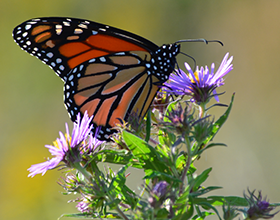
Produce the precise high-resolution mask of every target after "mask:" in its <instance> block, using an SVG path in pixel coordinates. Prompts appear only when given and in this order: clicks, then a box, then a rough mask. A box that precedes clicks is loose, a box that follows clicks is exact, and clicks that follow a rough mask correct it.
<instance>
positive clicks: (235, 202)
mask: <svg viewBox="0 0 280 220" xmlns="http://www.w3.org/2000/svg"><path fill="white" fill-rule="evenodd" d="M208 200H209V201H211V204H212V205H214V206H222V205H224V204H229V205H231V206H248V202H247V200H246V199H245V198H243V197H238V196H209V197H208Z"/></svg>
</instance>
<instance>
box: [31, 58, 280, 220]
mask: <svg viewBox="0 0 280 220" xmlns="http://www.w3.org/2000/svg"><path fill="white" fill-rule="evenodd" d="M232 60H233V58H232V57H229V54H228V53H227V54H226V55H225V56H224V59H223V61H222V63H221V65H220V67H219V68H218V70H217V71H216V72H215V71H214V69H215V66H214V64H212V66H211V68H210V69H209V68H208V67H207V66H205V67H200V68H199V67H197V68H196V71H193V70H192V69H191V68H190V66H189V65H188V64H187V63H185V66H186V69H187V71H188V73H185V72H184V71H182V70H180V69H179V70H176V71H175V73H173V74H171V76H170V78H169V81H168V82H166V83H165V84H164V85H163V86H162V88H161V90H162V92H161V93H159V95H158V96H157V97H156V99H155V101H154V110H153V111H150V112H149V114H147V116H146V117H145V119H144V120H141V119H139V117H138V113H137V112H136V113H131V114H130V115H128V117H127V118H126V121H125V122H124V121H123V123H120V125H119V127H116V128H114V129H116V130H118V131H119V133H118V135H115V136H114V137H112V138H111V142H106V143H104V142H103V141H100V140H98V138H97V137H98V132H99V129H98V128H97V129H96V133H95V134H94V136H93V135H92V134H91V131H92V125H91V121H92V116H91V117H89V116H88V114H87V112H85V113H84V115H83V117H81V115H80V114H78V115H77V120H76V123H74V127H73V131H72V133H71V134H70V132H69V129H68V125H67V124H66V134H63V133H62V132H59V138H57V139H56V141H55V142H54V144H53V145H46V147H47V148H48V149H49V152H50V153H51V155H52V156H53V157H52V158H51V159H48V160H47V161H45V162H43V163H39V164H35V165H32V166H31V167H30V168H29V169H28V170H29V172H30V174H29V175H28V176H30V177H34V176H35V175H37V174H40V173H41V174H42V175H44V174H45V173H46V171H48V170H50V169H54V168H56V167H59V166H63V167H64V168H66V169H67V168H68V170H67V171H68V172H66V174H65V177H62V178H61V180H60V181H59V184H60V185H61V186H62V187H63V188H64V190H65V191H66V194H70V193H73V194H77V195H78V198H77V199H75V200H73V202H76V203H77V205H76V208H77V210H78V211H79V213H78V214H69V215H65V216H68V217H81V218H98V219H125V220H128V219H154V220H157V219H205V218H206V217H207V216H209V215H213V214H216V215H217V216H218V218H219V219H222V218H221V216H220V215H219V213H218V210H217V208H216V206H222V207H223V212H224V215H223V217H224V219H225V220H232V219H234V218H236V217H237V216H238V215H239V214H240V213H243V214H244V216H245V219H246V220H255V219H259V218H264V219H269V218H272V217H274V216H275V214H277V213H278V212H276V213H271V211H272V210H274V208H275V206H276V205H275V204H273V205H272V204H270V203H269V202H268V201H267V200H266V198H264V199H263V198H262V195H261V192H259V195H258V196H255V195H254V191H253V192H250V191H249V195H245V194H244V198H241V197H237V196H228V197H226V196H210V197H209V196H207V195H205V194H207V193H209V192H210V191H212V190H215V189H218V188H220V187H218V186H209V187H205V186H204V184H205V180H207V178H208V176H209V173H210V172H211V168H208V169H205V170H204V171H203V172H196V168H195V166H194V161H197V160H198V159H199V158H200V157H202V153H203V152H204V151H205V150H207V149H209V148H211V147H213V146H218V145H219V146H224V144H221V143H212V142H211V140H212V139H213V138H214V136H215V135H216V134H217V132H218V131H219V129H220V128H221V127H222V125H223V124H224V123H225V121H226V119H227V118H228V116H229V113H230V111H231V109H232V105H233V98H234V95H233V96H232V100H231V102H230V104H229V105H228V106H227V105H223V104H220V103H216V104H214V105H212V106H211V107H213V106H226V107H227V109H226V111H225V113H224V114H222V115H221V116H220V117H219V119H218V120H216V121H215V120H214V117H213V116H211V115H210V114H209V113H208V109H209V108H211V107H208V108H207V107H206V105H207V104H208V102H209V100H210V99H211V98H212V97H215V99H216V101H219V98H218V94H217V92H216V89H217V88H218V87H220V86H222V85H224V78H223V77H224V76H225V75H226V74H228V73H229V72H230V71H231V70H232V68H233V67H232V64H231V62H232ZM173 94H175V95H179V96H181V95H182V96H184V99H182V97H177V99H175V98H174V96H173ZM186 98H187V100H186ZM145 120H146V123H145ZM97 149H98V150H97ZM100 162H102V163H110V164H116V165H118V166H121V168H120V169H119V170H118V171H113V170H112V169H111V168H110V167H105V168H104V171H103V170H101V169H100V167H101V166H99V165H100V164H98V163H100ZM102 167H103V166H102ZM130 168H137V169H141V170H142V171H143V173H144V174H145V176H144V178H143V181H145V184H143V190H142V192H141V193H140V194H137V193H136V192H135V190H134V189H131V188H130V187H129V186H128V185H127V184H126V179H127V178H129V177H130V176H129V174H128V173H127V172H128V169H130ZM131 170H132V169H131ZM198 173H199V174H198ZM278 205H280V204H278Z"/></svg>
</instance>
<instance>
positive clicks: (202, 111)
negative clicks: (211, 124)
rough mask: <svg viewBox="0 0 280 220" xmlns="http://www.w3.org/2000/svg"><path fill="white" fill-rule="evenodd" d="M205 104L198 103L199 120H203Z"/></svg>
mask: <svg viewBox="0 0 280 220" xmlns="http://www.w3.org/2000/svg"><path fill="white" fill-rule="evenodd" d="M205 109H206V103H205V102H203V103H200V105H199V118H203V117H205V116H206V111H205Z"/></svg>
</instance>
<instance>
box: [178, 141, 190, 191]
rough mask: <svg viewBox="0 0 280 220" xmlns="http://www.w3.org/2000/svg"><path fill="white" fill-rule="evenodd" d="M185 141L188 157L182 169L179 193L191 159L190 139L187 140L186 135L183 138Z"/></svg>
mask: <svg viewBox="0 0 280 220" xmlns="http://www.w3.org/2000/svg"><path fill="white" fill-rule="evenodd" d="M185 142H186V145H187V153H188V158H187V163H186V166H185V168H184V171H183V174H182V177H181V180H182V185H181V187H180V191H179V192H180V194H181V193H182V192H183V186H184V181H185V178H186V176H187V173H188V170H189V168H190V165H191V161H192V154H191V143H190V140H189V138H188V137H187V138H186V139H185Z"/></svg>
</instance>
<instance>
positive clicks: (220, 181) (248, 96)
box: [0, 0, 280, 220]
mask: <svg viewBox="0 0 280 220" xmlns="http://www.w3.org/2000/svg"><path fill="white" fill-rule="evenodd" d="M43 16H68V17H77V18H85V19H88V20H93V21H97V22H101V23H105V24H108V25H111V26H115V27H119V28H122V29H125V30H128V31H131V32H133V33H136V34H139V35H141V36H144V37H146V38H148V39H150V40H152V41H153V42H155V43H157V44H158V45H161V44H163V43H173V42H175V41H177V40H180V39H186V38H206V39H219V40H221V41H222V42H223V43H224V47H222V46H220V45H218V44H215V43H211V44H209V45H205V44H203V43H184V44H183V45H182V51H183V52H185V53H187V54H189V55H191V56H193V57H195V58H196V60H197V64H198V65H205V64H207V65H210V64H211V63H212V62H214V63H216V66H217V65H219V63H220V62H221V60H222V58H223V56H224V55H225V53H226V52H230V55H233V56H234V61H233V64H234V70H233V71H232V72H231V73H230V74H229V75H228V76H227V77H226V84H225V85H224V86H223V87H222V88H219V90H218V92H223V91H226V94H225V95H223V96H222V97H221V98H220V100H221V103H224V104H228V103H229V102H230V98H231V95H232V93H234V92H235V93H236V97H235V102H234V106H233V109H232V112H231V115H230V117H229V119H228V121H227V123H226V124H225V125H224V127H223V128H222V129H221V131H220V133H219V134H218V135H217V136H216V137H215V142H222V143H226V144H227V145H228V147H216V148H213V149H211V150H208V152H206V153H205V154H204V155H203V157H202V158H201V159H200V160H199V161H197V162H196V165H197V167H198V172H199V173H200V172H202V171H203V170H204V169H206V168H208V167H213V171H212V173H211V175H210V178H209V180H208V181H207V182H206V183H207V185H217V186H222V187H223V189H221V190H219V191H217V192H216V193H217V194H220V195H238V196H242V194H243V191H244V190H246V188H247V187H250V189H257V190H262V192H263V194H264V195H267V196H268V198H269V199H270V202H280V190H279V181H280V171H279V170H280V160H279V157H280V144H279V137H280V134H279V132H280V117H279V115H278V114H279V111H280V104H279V103H280V102H279V99H280V98H279V96H280V86H279V80H280V74H279V73H280V67H279V61H280V55H279V51H280V40H279V39H280V1H279V0H269V1H261V0H246V1H217V0H211V1H206V0H205V1H188V0H177V1H171V0H153V1H151V0H135V1H131V0H119V1H116V0H102V1H97V0H83V1H78V0H67V1H66V0H59V1H57V0H48V1H35V0H22V1H17V0H2V1H1V2H0V27H1V28H0V30H1V35H0V63H1V66H0V67H1V69H0V70H1V73H0V74H1V75H0V76H1V79H0V100H1V104H0V112H1V114H0V141H1V145H0V176H1V181H0V219H3V220H6V219H9V220H18V219H21V220H35V219H36V220H37V219H40V220H49V219H57V218H58V217H59V216H60V215H61V214H62V213H74V212H76V209H75V204H74V203H70V204H67V201H68V200H69V199H71V198H73V197H69V196H64V195H62V194H61V192H62V191H63V190H62V188H60V187H59V186H58V184H57V183H56V182H57V180H58V179H59V177H60V172H59V171H57V170H54V171H48V172H47V173H46V174H45V175H44V176H43V177H42V176H36V177H34V178H27V175H28V172H27V168H29V167H30V165H32V164H35V163H39V162H43V160H44V158H45V157H48V156H49V153H48V151H47V149H46V148H44V145H45V144H52V141H53V140H55V139H56V137H58V131H59V130H62V131H64V129H65V127H64V123H65V122H70V120H69V118H68V115H67V112H66V110H65V108H64V105H63V97H62V95H63V90H62V87H63V83H62V81H61V80H60V79H59V78H58V77H57V76H56V75H55V74H54V72H53V71H52V70H51V69H50V68H48V67H47V66H46V65H44V64H43V63H41V62H40V61H39V60H38V59H36V58H34V57H32V56H30V55H28V54H27V53H25V52H23V51H21V50H20V48H19V47H18V46H17V45H16V44H15V43H14V42H13V39H12V30H13V28H14V27H15V26H16V25H18V24H20V23H21V22H23V21H25V20H28V19H30V18H34V17H43ZM183 61H190V60H187V58H186V57H184V56H179V62H181V63H182V62H183ZM190 62H191V61H190ZM223 111H224V109H222V108H216V109H215V110H214V111H212V113H213V114H216V118H218V117H219V114H221V113H222V112H223ZM139 180H140V179H137V178H130V179H128V181H129V184H131V185H133V186H134V187H135V188H137V185H139ZM274 219H280V214H279V216H278V218H277V217H275V218H274Z"/></svg>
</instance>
